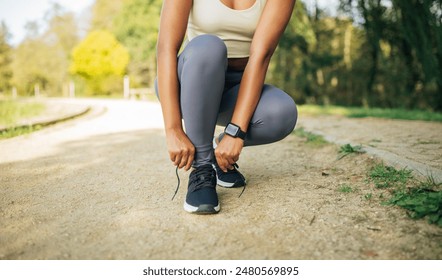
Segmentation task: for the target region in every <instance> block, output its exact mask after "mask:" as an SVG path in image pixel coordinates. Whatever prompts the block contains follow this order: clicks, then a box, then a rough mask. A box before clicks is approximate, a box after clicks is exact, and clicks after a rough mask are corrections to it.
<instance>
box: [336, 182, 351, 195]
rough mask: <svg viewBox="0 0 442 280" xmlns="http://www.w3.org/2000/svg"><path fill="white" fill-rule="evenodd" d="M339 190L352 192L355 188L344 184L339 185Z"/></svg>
mask: <svg viewBox="0 0 442 280" xmlns="http://www.w3.org/2000/svg"><path fill="white" fill-rule="evenodd" d="M338 191H339V192H341V193H351V192H354V191H355V190H354V189H353V188H352V187H351V186H349V185H346V184H344V185H341V186H339V188H338Z"/></svg>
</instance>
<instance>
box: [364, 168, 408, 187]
mask: <svg viewBox="0 0 442 280" xmlns="http://www.w3.org/2000/svg"><path fill="white" fill-rule="evenodd" d="M369 178H370V179H371V180H372V182H373V183H374V184H375V186H376V187H377V188H393V187H403V186H405V184H406V183H407V181H408V179H411V178H413V176H412V175H411V171H410V170H407V169H401V170H396V169H394V168H393V167H391V166H386V165H383V164H377V165H375V166H374V167H373V168H372V169H371V170H370V172H369Z"/></svg>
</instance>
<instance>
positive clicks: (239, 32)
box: [187, 0, 267, 58]
mask: <svg viewBox="0 0 442 280" xmlns="http://www.w3.org/2000/svg"><path fill="white" fill-rule="evenodd" d="M266 1H267V0H256V2H255V4H253V6H251V7H250V8H248V9H244V10H234V9H231V8H229V7H227V6H226V5H224V4H223V3H222V2H221V0H193V6H192V9H191V11H190V15H189V24H188V26H187V38H188V40H189V41H190V40H192V39H193V38H195V37H196V36H198V35H202V34H212V35H216V36H218V37H219V38H220V39H221V40H223V41H224V43H225V44H226V46H227V56H228V57H229V58H239V57H248V56H249V54H250V44H251V43H252V38H253V34H255V30H256V26H257V25H258V21H259V18H260V16H261V14H262V11H263V9H264V6H265V3H266Z"/></svg>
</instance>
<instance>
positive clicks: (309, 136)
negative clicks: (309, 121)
mask: <svg viewBox="0 0 442 280" xmlns="http://www.w3.org/2000/svg"><path fill="white" fill-rule="evenodd" d="M294 134H295V135H296V136H298V137H301V138H304V139H306V143H307V144H310V145H313V146H324V145H325V144H327V143H328V142H327V141H326V140H325V139H324V137H322V136H320V135H317V134H314V133H311V132H308V131H305V130H304V128H302V127H300V128H297V129H295V131H294Z"/></svg>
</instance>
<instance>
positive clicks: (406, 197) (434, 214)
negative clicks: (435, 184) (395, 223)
mask: <svg viewBox="0 0 442 280" xmlns="http://www.w3.org/2000/svg"><path fill="white" fill-rule="evenodd" d="M389 204H392V205H397V206H400V207H402V208H405V209H407V210H409V211H410V216H411V217H412V218H413V219H421V218H423V217H425V216H426V217H427V218H428V222H429V223H431V224H436V225H438V226H439V227H442V192H441V191H433V190H428V189H417V188H413V189H411V190H409V191H400V192H397V193H396V194H395V195H394V196H393V197H392V198H391V199H390V200H389Z"/></svg>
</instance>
